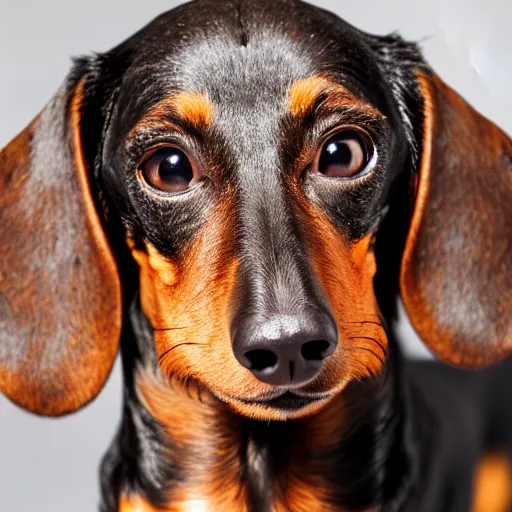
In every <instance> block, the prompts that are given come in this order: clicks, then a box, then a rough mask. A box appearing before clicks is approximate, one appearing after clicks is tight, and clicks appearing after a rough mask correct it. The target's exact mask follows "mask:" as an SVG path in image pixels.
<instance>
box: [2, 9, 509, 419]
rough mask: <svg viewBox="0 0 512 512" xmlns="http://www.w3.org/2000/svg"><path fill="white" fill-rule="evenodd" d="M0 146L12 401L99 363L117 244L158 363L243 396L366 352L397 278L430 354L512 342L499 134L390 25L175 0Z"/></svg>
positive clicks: (113, 304) (292, 388) (95, 381)
mask: <svg viewBox="0 0 512 512" xmlns="http://www.w3.org/2000/svg"><path fill="white" fill-rule="evenodd" d="M0 158H1V159H0V168H1V174H0V176H1V181H0V233H1V234H0V239H1V240H2V244H3V246H2V262H1V263H0V271H1V274H0V276H1V277H0V388H1V389H2V390H3V391H4V392H5V393H6V395H7V396H8V397H10V398H11V399H12V400H13V401H15V402H16V403H18V404H20V405H21V406H23V407H25V408H27V409H29V410H31V411H34V412H37V413H40V414H47V415H59V414H63V413H66V412H70V411H73V410H76V409H77V408H79V407H81V406H83V405H84V404H86V403H87V402H89V401H90V400H91V399H92V398H94V397H95V396H96V395H97V393H98V392H99V390H100V389H101V387H102V386H103V384H104V382H105V380H106V378H107V376H108V374H109V371H110V368H111V366H112V362H113V360H114V358H115V354H116V352H117V347H118V342H119V338H120V333H121V325H122V317H123V313H124V311H126V309H127V306H128V305H129V302H130V300H131V296H130V290H132V288H133V287H130V286H128V285H127V284H126V283H129V282H132V281H133V280H134V276H133V273H130V272H129V270H128V269H129V265H127V264H126V261H127V259H128V258H133V260H135V262H136V263H137V266H138V269H139V272H138V277H137V279H136V288H138V289H140V304H141V308H142V311H143V313H144V315H145V316H146V317H147V319H148V320H149V323H150V325H151V327H152V329H153V336H154V345H155V350H156V354H157V356H158V358H159V362H160V367H161V370H162V372H163V373H164V374H165V375H166V376H167V377H168V378H170V379H174V380H177V381H186V380H193V381H194V382H197V383H198V384H199V385H201V386H204V387H205V388H207V389H208V390H209V391H210V392H211V393H213V394H214V395H215V396H217V397H218V398H220V399H221V400H224V401H226V402H227V403H228V404H230V406H231V407H233V408H234V409H235V410H236V411H238V412H240V413H241V414H243V415H247V416H251V417H257V418H262V419H263V418H264V419H280V418H293V417H299V416H302V415H305V414H311V413H312V412H314V411H316V410H318V409H319V408H320V407H322V406H323V405H324V404H325V403H327V401H328V400H329V399H331V398H332V397H333V396H334V395H336V394H337V393H339V392H340V391H341V390H342V389H344V388H345V387H346V386H347V384H348V383H349V382H351V381H354V380H358V379H364V378H366V377H370V376H372V375H377V374H379V373H380V371H381V370H382V367H383V365H384V362H385V358H386V349H387V338H386V333H385V330H384V327H383V323H382V320H381V318H382V315H381V309H382V310H383V311H384V312H385V313H387V310H386V308H388V307H389V306H388V304H389V302H390V300H391V298H392V297H393V295H394V294H396V293H397V292H398V288H400V292H401V296H402V299H403V302H404V304H405V307H406V309H407V311H408V313H409V316H410V318H411V321H412V323H413V325H414V326H415V328H416V330H417V331H418V333H419V335H420V336H421V338H422V339H423V340H424V342H425V343H426V344H427V345H428V346H429V347H430V348H431V349H432V350H433V351H434V352H435V353H436V354H437V355H438V356H439V357H440V358H441V359H443V360H445V361H447V362H450V363H454V364H458V365H461V366H466V367H479V366H483V365H487V364H491V363H495V362H497V361H499V360H501V359H502V358H504V357H505V356H506V355H507V354H508V353H509V352H510V351H511V349H512V340H511V332H510V331H511V326H510V322H509V320H508V316H509V315H508V314H509V312H510V306H511V302H512V299H511V292H510V289H511V280H512V277H511V256H510V255H511V254H512V252H511V240H512V236H511V235H512V225H511V223H510V221H509V219H510V218H511V217H512V163H511V159H512V146H511V143H510V140H509V138H508V137H507V136H506V135H505V134H504V133H503V132H501V131H500V130H499V129H498V128H497V127H496V126H494V125H493V124H492V123H491V122H490V121H488V120H486V119H485V118H483V117H482V116H480V115H479V114H478V113H476V112H475V111H474V110H473V109H472V108H471V107H470V106H469V105H468V104H467V103H465V102H464V100H462V99H461V98H460V97H459V96H458V95H457V94H456V93H455V92H454V91H452V90H451V89H450V88H449V87H448V86H446V85H445V84H444V83H443V82H442V81H441V80H440V79H439V78H438V77H437V76H436V75H435V74H434V73H433V71H432V70H431V69H430V68H429V67H428V65H427V64H426V63H425V62H424V61H423V60H422V57H421V55H420V53H419V52H418V50H417V47H416V46H415V45H413V44H408V43H405V42H403V41H402V40H401V39H400V38H398V37H395V36H392V37H376V36H371V35H368V34H365V33H363V32H360V31H358V30H356V29H355V28H353V27H351V26H350V25H348V24H347V23H345V22H343V21H342V20H340V19H339V18H337V17H336V16H334V15H332V14H330V13H328V12H325V11H323V10H320V9H318V8H315V7H312V6H310V5H307V4H304V3H301V2H298V1H295V0H280V1H272V2H270V1H247V2H241V3H240V2H236V3H235V2H222V3H218V2H214V1H212V0H197V1H195V2H192V3H189V4H185V5H183V6H181V7H179V8H177V9H174V10H173V11H170V12H168V13H166V14H164V15H162V16H160V17H159V18H157V19H156V20H154V21H153V22H152V23H151V24H149V25H148V26H147V27H145V28H144V29H142V30H141V31H140V32H138V33H137V34H135V35H134V36H133V37H132V38H130V39H129V40H127V41H126V42H124V43H123V44H122V45H120V46H119V47H117V48H115V49H113V50H112V51H110V52H108V53H106V54H103V55H99V56H95V57H92V58H90V59H83V60H81V61H79V62H77V63H76V64H75V66H74V68H73V70H72V72H71V73H70V75H69V77H68V78H67V80H66V82H65V84H64V85H63V87H62V88H61V90H60V91H59V92H58V93H57V95H56V96H55V97H54V99H53V100H52V101H51V102H50V104H49V105H48V106H47V107H46V108H45V109H44V110H43V111H42V113H41V114H40V115H39V116H38V117H37V118H36V119H35V120H34V121H33V122H32V124H31V125H30V126H29V127H28V128H27V129H26V130H25V131H24V132H22V133H21V134H20V135H18V137H17V138H16V139H14V140H13V141H12V142H11V143H10V144H9V145H8V146H7V147H6V148H5V149H4V150H3V152H2V153H1V157H0ZM387 212H389V215H388V217H387V218H386V213H387ZM376 272H378V275H377V281H376V283H377V284H375V274H376ZM379 275H380V276H379ZM122 284H123V285H125V286H124V288H122ZM122 290H124V293H122ZM385 316H386V315H385Z"/></svg>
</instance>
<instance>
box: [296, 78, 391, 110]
mask: <svg viewBox="0 0 512 512" xmlns="http://www.w3.org/2000/svg"><path fill="white" fill-rule="evenodd" d="M319 107H322V108H328V109H335V108H337V107H338V108H339V107H343V108H348V109H357V110H361V111H362V112H364V113H365V114H367V115H370V116H371V117H376V118H384V115H383V114H382V113H381V112H380V111H379V110H378V109H377V108H375V107H374V106H373V105H370V104H369V103H367V102H365V101H363V100H361V99H360V98H358V97H357V96H355V95H354V94H353V93H352V92H351V91H349V90H348V89H347V88H346V87H344V86H342V85H341V84H339V83H337V82H335V81H334V80H332V79H330V78H329V77H328V76H324V75H315V76H311V77H308V78H301V79H299V80H297V81H295V82H294V83H292V85H291V86H290V89H289V93H288V110H289V112H290V113H291V114H292V115H293V116H295V117H299V116H301V117H305V116H307V115H309V114H311V113H312V112H313V111H314V110H315V109H316V108H319Z"/></svg>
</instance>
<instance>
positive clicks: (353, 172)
mask: <svg viewBox="0 0 512 512" xmlns="http://www.w3.org/2000/svg"><path fill="white" fill-rule="evenodd" d="M374 156H375V150H374V148H373V144H372V142H371V140H370V138H369V136H367V135H365V134H363V133H360V132H358V131H356V130H342V131H339V132H337V133H335V134H334V135H332V136H331V137H329V138H328V139H327V140H326V141H325V142H324V143H323V145H322V146H321V147H320V149H319V151H318V153H317V156H316V158H315V162H314V163H313V168H312V172H313V173H315V174H321V175H322V176H327V177H329V178H355V177H357V176H360V175H362V174H364V173H366V172H367V171H369V170H371V168H370V166H371V164H372V162H374Z"/></svg>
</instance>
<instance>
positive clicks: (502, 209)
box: [400, 73, 512, 367]
mask: <svg viewBox="0 0 512 512" xmlns="http://www.w3.org/2000/svg"><path fill="white" fill-rule="evenodd" d="M418 80H419V87H420V92H421V96H422V97H423V119H424V125H423V143H422V156H421V165H420V170H419V174H418V175H417V181H416V200H415V206H414V212H413V216H412V221H411V225H410V228H409V233H408V236H407V240H406V245H405V251H404V255H403V260H402V266H401V276H400V287H401V294H402V300H403V302H404V305H405V308H406V310H407V313H408V315H409V318H410V319H411V322H412V324H413V325H414V327H415V329H416V330H417V332H418V334H419V335H420V337H421V338H422V339H423V340H424V341H425V343H426V344H427V345H428V346H429V347H430V348H431V349H432V350H433V352H434V353H435V354H436V355H437V356H438V357H440V358H441V359H443V360H445V361H447V362H450V363H453V364H457V365H461V366H465V367H480V366H485V365H488V364H492V363H496V362H498V361H500V360H501V359H503V358H504V357H505V356H506V355H507V354H510V353H512V143H511V140H510V139H509V137H507V135H505V133H503V132H502V131H501V130H500V129H499V128H498V127H497V126H495V125H494V124H493V123H491V122H490V121H489V120H488V119H486V118H484V117H483V116H481V115H480V114H478V113H477V112H476V111H475V110H474V109H473V108H472V107H471V106H470V105H468V104H467V103H466V102H465V101H464V100H463V99H462V98H461V97H460V96H459V95H458V94H457V93H455V92H454V91H453V90H452V89H450V88H449V87H448V86H447V85H446V84H445V83H443V82H442V81H441V79H440V78H439V77H438V76H436V75H434V74H432V75H427V74H426V73H425V74H423V73H421V74H419V75H418Z"/></svg>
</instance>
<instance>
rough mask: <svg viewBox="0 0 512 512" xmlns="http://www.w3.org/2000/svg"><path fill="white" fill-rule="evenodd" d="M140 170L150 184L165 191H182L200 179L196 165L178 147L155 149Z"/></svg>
mask: <svg viewBox="0 0 512 512" xmlns="http://www.w3.org/2000/svg"><path fill="white" fill-rule="evenodd" d="M139 171H140V173H141V174H142V177H143V178H144V180H145V181H146V183H148V185H150V186H151V187H153V188H156V189H158V190H161V191H163V192H182V191H184V190H187V189H188V188H189V187H190V186H191V185H193V184H194V183H195V182H196V181H198V179H197V174H198V173H197V171H196V166H195V165H194V164H193V163H192V161H191V160H190V158H189V157H188V156H187V155H186V153H185V152H184V151H182V150H181V149H179V148H176V147H165V148H162V149H159V150H157V151H155V152H154V153H153V154H152V155H150V156H149V157H148V158H147V159H146V160H145V161H144V162H142V164H141V165H140V167H139Z"/></svg>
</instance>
